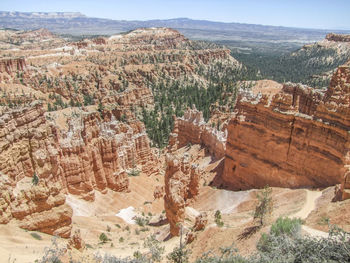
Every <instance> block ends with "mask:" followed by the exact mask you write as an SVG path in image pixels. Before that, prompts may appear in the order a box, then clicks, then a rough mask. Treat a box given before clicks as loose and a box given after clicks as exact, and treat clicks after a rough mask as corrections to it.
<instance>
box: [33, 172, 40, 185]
mask: <svg viewBox="0 0 350 263" xmlns="http://www.w3.org/2000/svg"><path fill="white" fill-rule="evenodd" d="M38 183H39V177H38V176H37V175H36V173H34V174H33V178H32V184H33V185H37V184H38Z"/></svg>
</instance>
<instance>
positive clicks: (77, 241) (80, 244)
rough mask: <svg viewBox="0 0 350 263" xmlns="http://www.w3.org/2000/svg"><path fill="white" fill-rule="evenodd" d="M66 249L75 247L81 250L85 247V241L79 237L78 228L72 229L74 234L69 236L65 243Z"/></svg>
mask: <svg viewBox="0 0 350 263" xmlns="http://www.w3.org/2000/svg"><path fill="white" fill-rule="evenodd" d="M67 248H68V249H72V248H75V249H77V250H80V251H83V250H84V249H85V242H84V240H83V239H82V238H81V234H80V230H79V229H77V230H75V231H74V234H73V235H72V236H71V237H70V239H69V241H68V245H67Z"/></svg>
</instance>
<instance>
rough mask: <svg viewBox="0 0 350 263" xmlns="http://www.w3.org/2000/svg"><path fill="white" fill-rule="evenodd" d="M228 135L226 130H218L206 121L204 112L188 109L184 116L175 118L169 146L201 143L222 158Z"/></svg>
mask: <svg viewBox="0 0 350 263" xmlns="http://www.w3.org/2000/svg"><path fill="white" fill-rule="evenodd" d="M226 137H227V134H226V131H225V132H222V131H218V130H217V129H215V128H213V127H210V125H209V124H207V123H206V122H205V121H204V119H203V114H202V112H200V111H197V110H196V109H194V110H191V109H188V110H187V111H186V112H185V114H184V116H183V117H182V118H175V124H174V130H173V133H172V134H171V137H170V140H169V148H171V149H172V150H175V149H178V148H181V147H184V146H186V145H187V144H188V143H191V144H201V145H203V146H205V147H206V149H208V151H209V152H210V153H211V154H213V155H214V156H215V157H216V158H218V159H220V158H222V157H223V156H224V155H225V144H226Z"/></svg>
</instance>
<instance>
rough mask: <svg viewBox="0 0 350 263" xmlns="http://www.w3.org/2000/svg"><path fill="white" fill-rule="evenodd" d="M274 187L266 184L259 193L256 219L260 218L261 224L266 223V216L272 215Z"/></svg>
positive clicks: (255, 213)
mask: <svg viewBox="0 0 350 263" xmlns="http://www.w3.org/2000/svg"><path fill="white" fill-rule="evenodd" d="M271 194H272V188H270V187H268V186H266V187H265V188H264V189H262V190H261V191H260V192H259V193H258V194H257V198H258V201H259V203H258V205H257V206H256V207H255V212H254V219H258V220H259V223H260V225H261V226H262V225H264V223H265V219H266V217H268V216H269V215H271V213H272V209H273V203H272V196H271Z"/></svg>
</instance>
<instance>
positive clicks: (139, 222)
mask: <svg viewBox="0 0 350 263" xmlns="http://www.w3.org/2000/svg"><path fill="white" fill-rule="evenodd" d="M135 223H136V224H137V225H139V226H145V225H148V223H149V219H147V218H144V217H140V216H137V217H135Z"/></svg>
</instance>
